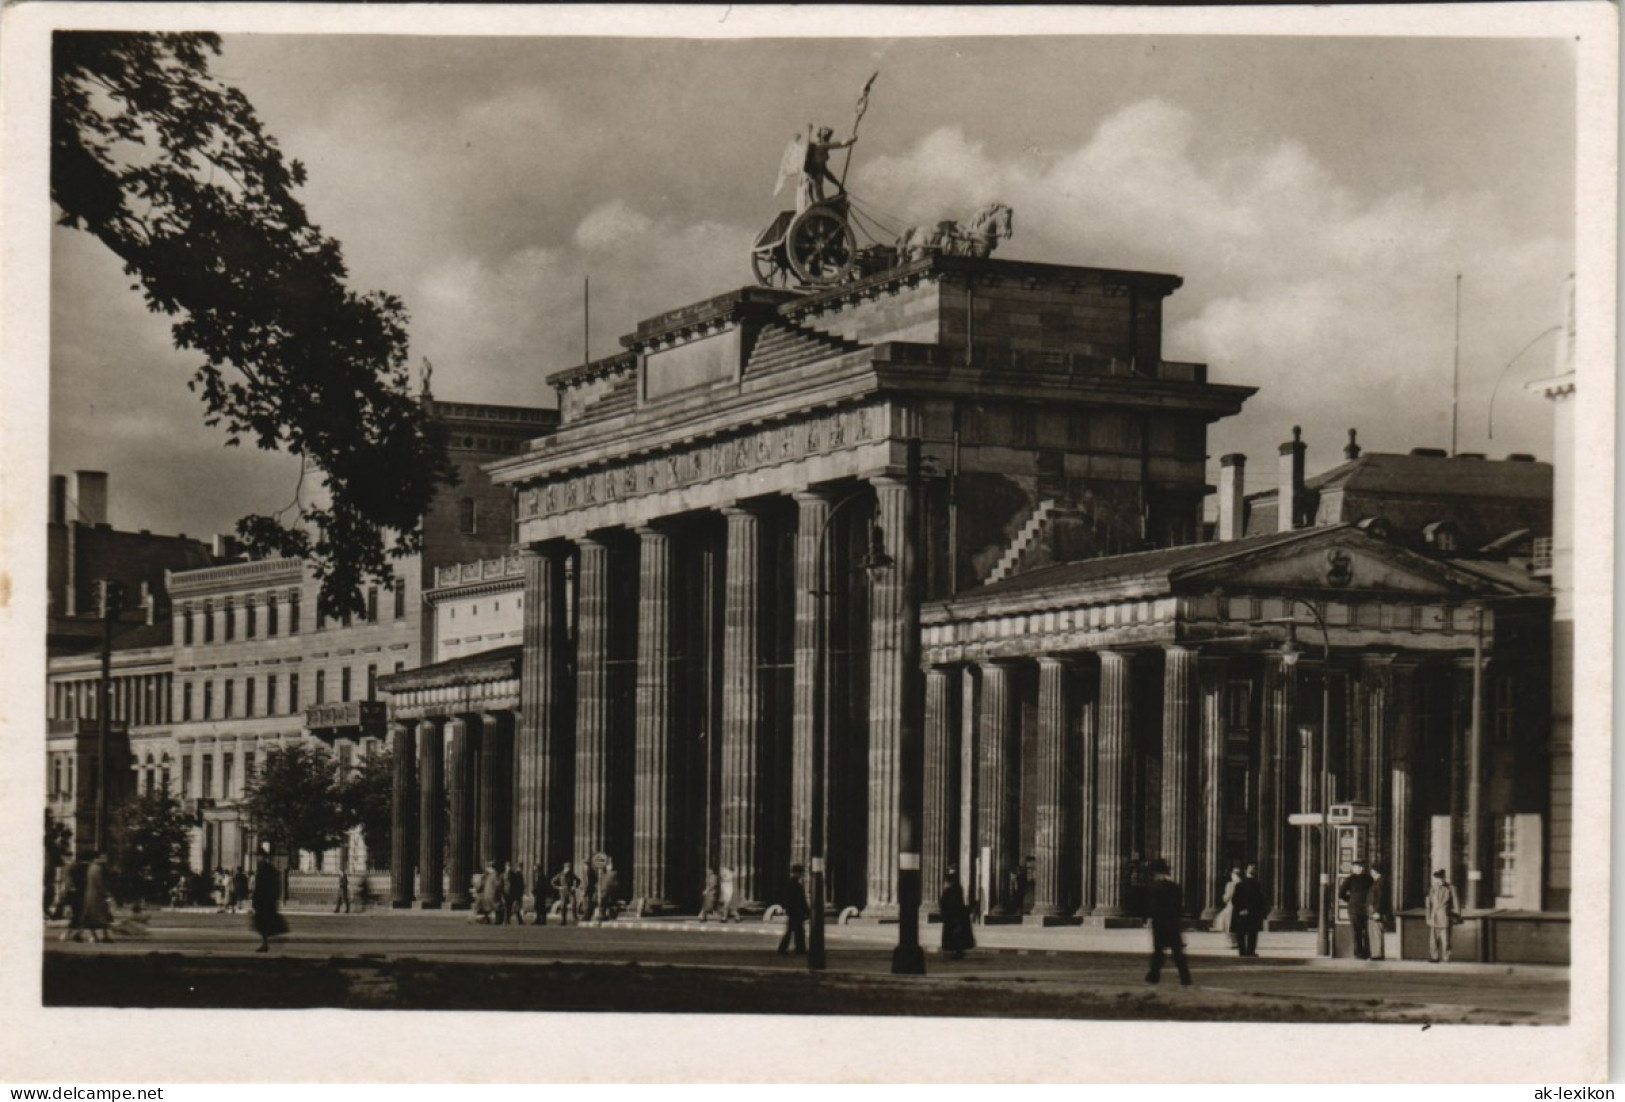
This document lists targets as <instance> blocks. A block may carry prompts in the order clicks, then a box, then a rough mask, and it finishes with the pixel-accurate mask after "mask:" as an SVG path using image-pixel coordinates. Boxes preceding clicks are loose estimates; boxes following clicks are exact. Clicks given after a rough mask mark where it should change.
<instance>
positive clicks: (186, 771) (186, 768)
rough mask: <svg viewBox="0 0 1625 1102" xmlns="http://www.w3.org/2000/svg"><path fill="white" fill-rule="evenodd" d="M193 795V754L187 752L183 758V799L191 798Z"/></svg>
mask: <svg viewBox="0 0 1625 1102" xmlns="http://www.w3.org/2000/svg"><path fill="white" fill-rule="evenodd" d="M191 795H192V755H191V754H187V755H186V756H185V757H184V758H182V759H181V799H183V800H184V799H189V798H190V797H191Z"/></svg>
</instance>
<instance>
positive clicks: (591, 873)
mask: <svg viewBox="0 0 1625 1102" xmlns="http://www.w3.org/2000/svg"><path fill="white" fill-rule="evenodd" d="M581 867H582V868H583V869H584V870H585V871H586V874H587V875H586V878H585V879H583V878H582V877H581V876H579V875H577V873H576V865H575V862H573V861H566V862H565V863H564V866H563V867H562V868H561V869H559V871H558V872H556V873H554V874H553V875H552V876H551V877H549V876H547V874H546V872H545V870H544V869H543V868H542V867H541V866H540V865H538V866H537V867H536V869H535V872H534V873H533V874H532V876H531V881H530V896H531V902H532V904H533V907H534V913H535V919H534V923H535V925H537V926H545V925H547V919H548V915H549V913H550V912H551V911H554V910H556V911H557V912H558V915H559V924H560V925H561V926H570V925H573V924H578V923H581V922H602V921H604V920H606V919H611V918H614V917H615V916H616V914H618V913H619V912H620V908H621V902H622V901H621V896H620V873H618V872H617V871H616V869H615V861H614V859H612V858H609V857H605V856H603V855H600V856H599V857H597V858H595V859H593V860H591V861H583V862H581ZM525 895H526V885H525V874H524V871H523V870H522V869H521V868H520V867H519V864H518V862H515V861H507V862H504V863H502V864H501V865H500V866H499V865H498V864H497V863H496V862H494V861H491V862H487V863H486V865H485V870H484V871H483V872H482V873H480V875H479V876H478V877H476V878H475V880H474V914H475V918H476V919H477V920H478V921H480V922H484V923H488V924H490V925H494V926H505V925H507V924H508V923H509V922H512V923H513V924H514V925H516V926H523V925H524V924H525V914H526V908H525Z"/></svg>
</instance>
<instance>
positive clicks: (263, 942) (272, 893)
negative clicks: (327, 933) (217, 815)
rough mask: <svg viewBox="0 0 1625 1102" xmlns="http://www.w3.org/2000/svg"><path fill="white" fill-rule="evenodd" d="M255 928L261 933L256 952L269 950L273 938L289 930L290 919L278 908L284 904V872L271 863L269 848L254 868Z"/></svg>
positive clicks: (261, 854) (261, 855) (263, 851)
mask: <svg viewBox="0 0 1625 1102" xmlns="http://www.w3.org/2000/svg"><path fill="white" fill-rule="evenodd" d="M253 903H254V930H255V932H256V933H258V934H259V935H260V947H259V948H258V949H255V950H254V952H256V953H265V952H269V951H270V948H271V939H272V938H274V937H280V936H282V935H283V934H285V933H287V932H288V920H287V919H285V918H283V917H282V914H281V912H280V911H279V910H278V908H279V907H280V906H281V905H282V874H281V873H280V872H278V871H277V867H276V866H275V865H273V864H271V854H270V852H269V850H268V849H262V850H261V852H260V863H259V865H258V866H257V867H256V868H255V869H254V899H253Z"/></svg>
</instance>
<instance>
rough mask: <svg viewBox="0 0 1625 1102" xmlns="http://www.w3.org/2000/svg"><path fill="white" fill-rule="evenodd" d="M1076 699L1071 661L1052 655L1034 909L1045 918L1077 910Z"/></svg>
mask: <svg viewBox="0 0 1625 1102" xmlns="http://www.w3.org/2000/svg"><path fill="white" fill-rule="evenodd" d="M1072 701H1073V697H1072V685H1071V680H1070V665H1069V663H1067V662H1065V661H1063V660H1062V659H1059V658H1055V657H1052V656H1049V655H1045V656H1043V657H1041V658H1039V660H1038V769H1037V776H1038V793H1037V796H1038V806H1037V826H1036V828H1035V831H1034V838H1033V856H1034V858H1035V859H1036V861H1037V868H1036V870H1035V873H1034V875H1035V879H1036V883H1035V884H1034V886H1033V887H1034V893H1033V911H1034V913H1035V914H1039V915H1055V916H1059V915H1069V914H1071V913H1072V911H1073V909H1074V908H1075V907H1076V906H1077V904H1076V902H1075V896H1076V894H1077V891H1076V881H1077V860H1076V857H1075V856H1074V848H1075V847H1074V845H1073V832H1074V824H1075V822H1076V809H1075V808H1074V806H1073V804H1074V796H1075V792H1074V791H1073V789H1072V785H1071V784H1070V783H1069V782H1070V781H1071V780H1072V777H1073V773H1074V771H1073V769H1072V762H1071V752H1072V749H1073V741H1072V737H1071V736H1072V722H1071V717H1072V710H1073V703H1072Z"/></svg>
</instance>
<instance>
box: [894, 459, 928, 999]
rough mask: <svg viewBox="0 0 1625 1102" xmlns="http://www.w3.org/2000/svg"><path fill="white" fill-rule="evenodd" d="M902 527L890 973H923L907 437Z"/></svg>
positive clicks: (916, 519) (914, 487)
mask: <svg viewBox="0 0 1625 1102" xmlns="http://www.w3.org/2000/svg"><path fill="white" fill-rule="evenodd" d="M904 492H905V493H906V494H907V499H906V500H907V503H908V504H907V506H906V507H905V508H904V510H903V526H902V527H903V530H902V531H901V532H899V533H897V539H898V543H897V553H896V555H895V556H894V558H895V559H896V561H897V567H896V569H898V570H900V571H902V572H903V577H902V579H901V581H902V586H903V631H902V640H901V643H902V647H901V655H900V657H899V665H901V667H902V675H903V693H902V700H901V703H902V707H903V717H902V718H903V722H902V726H901V729H900V730H899V732H898V735H899V738H898V748H897V750H898V758H899V759H900V763H901V768H900V769H899V770H898V774H897V906H898V922H897V948H896V950H895V951H894V952H893V953H892V962H891V970H892V973H893V974H894V975H907V976H923V975H925V950H924V949H922V948H921V947H920V902H921V896H922V895H923V888H924V885H923V884H922V883H921V880H920V877H921V875H922V872H921V869H920V849H921V846H920V819H921V817H922V814H923V812H924V801H923V799H922V797H923V796H924V792H923V787H924V785H923V781H924V777H923V773H924V768H923V753H924V749H925V739H924V734H925V732H924V730H923V727H924V712H925V707H924V704H925V700H924V695H923V689H924V687H925V686H924V682H923V680H922V678H921V674H920V618H919V611H920V581H921V579H922V578H923V577H924V574H925V571H924V570H922V569H921V565H920V563H918V562H917V561H916V560H915V556H916V555H918V554H919V551H920V548H921V546H922V541H921V540H920V538H919V536H920V533H919V530H918V528H919V524H920V513H921V510H920V508H919V502H918V497H919V492H920V441H919V439H918V438H917V437H916V438H914V439H911V440H909V442H908V483H907V488H906V490H905V491H904Z"/></svg>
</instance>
